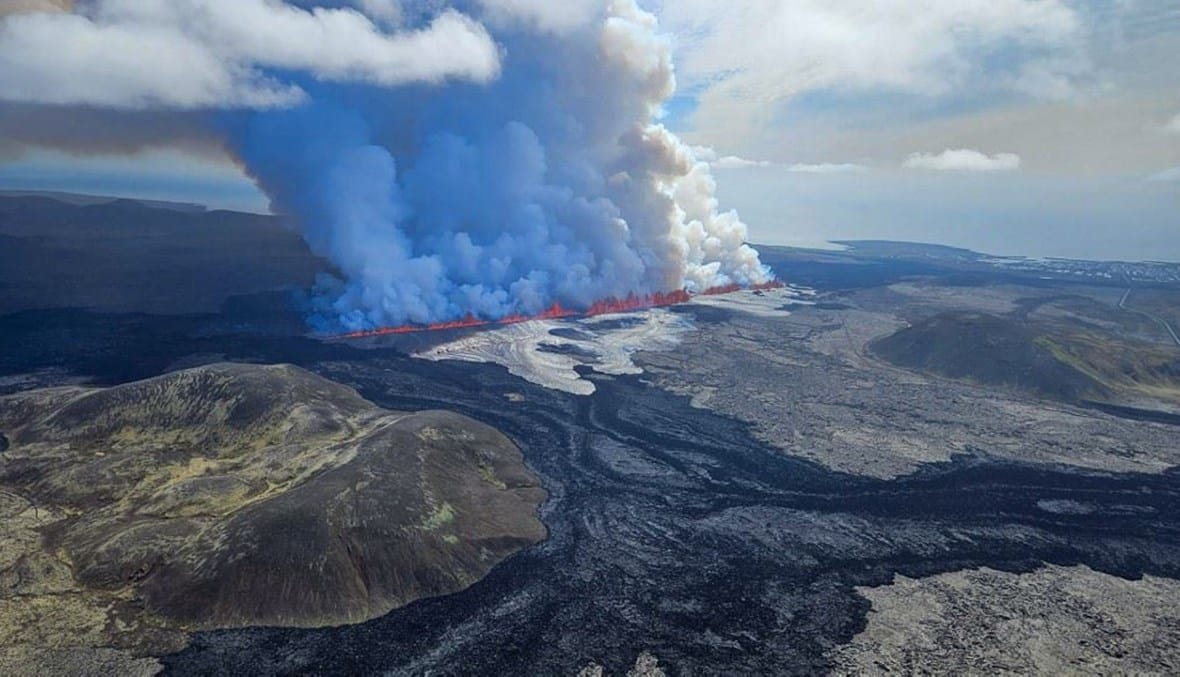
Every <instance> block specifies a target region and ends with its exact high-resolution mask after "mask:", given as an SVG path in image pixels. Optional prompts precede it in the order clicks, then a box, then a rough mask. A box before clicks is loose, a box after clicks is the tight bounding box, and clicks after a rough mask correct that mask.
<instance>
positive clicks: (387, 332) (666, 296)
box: [337, 280, 785, 339]
mask: <svg viewBox="0 0 1180 677" xmlns="http://www.w3.org/2000/svg"><path fill="white" fill-rule="evenodd" d="M783 286H785V285H783V283H782V282H779V281H778V280H772V281H770V282H765V283H763V284H756V285H751V286H750V287H747V289H750V290H752V291H765V290H768V289H781V288H782V287H783ZM742 289H743V287H742V286H741V285H738V284H729V285H725V286H722V287H712V288H710V289H706V290H705V291H703V292H701V296H720V295H722V294H732V293H734V292H736V291H741V290H742ZM691 300H692V294H689V293H688V292H687V291H685V290H683V289H681V290H678V291H673V292H667V293H665V292H656V293H655V294H645V295H643V296H637V295H635V294H628V295H627V298H625V299H617V298H609V299H603V300H601V301H595V302H594V304H592V305H591V306H590V307H589V308H587V309H586V310H585V311H583V312H578V311H576V310H570V309H568V308H565V307H563V306H562V305H561V304H560V303H554V304H553V305H552V306H549V308H547V309H546V310H543V311H541V312H539V313H537V314H536V315H509V316H507V317H503V318H500V319H499V320H481V319H479V318H477V317H475V316H473V315H468V316H467V317H465V318H463V319H461V320H452V321H450V322H435V323H433V324H407V325H402V326H400V327H380V328H378V329H366V330H364V331H354V332H351V333H348V334H344V335H342V336H338V337H337V338H342V339H358V338H371V337H374V336H397V335H400V334H418V333H421V332H427V331H441V330H444V329H471V328H474V327H490V326H499V325H507V324H520V323H521V322H530V321H532V320H558V319H563V318H571V317H594V316H596V315H611V314H614V313H630V312H634V311H637V310H646V309H648V308H662V307H665V306H675V305H679V304H681V303H688V302H689V301H691Z"/></svg>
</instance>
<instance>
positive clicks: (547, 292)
mask: <svg viewBox="0 0 1180 677" xmlns="http://www.w3.org/2000/svg"><path fill="white" fill-rule="evenodd" d="M461 9H465V10H467V11H468V12H469V13H470V14H471V15H472V16H475V17H476V18H477V19H485V17H481V16H480V14H479V10H478V8H473V7H464V8H461ZM428 16H429V15H428V14H424V15H423V18H428ZM489 30H490V31H491V32H492V35H493V37H494V38H495V39H496V41H497V42H498V43H499V44H500V45H501V47H502V56H501V60H502V63H501V74H500V77H499V78H498V79H497V80H495V81H494V82H491V83H488V84H471V83H458V82H456V83H449V84H444V85H432V86H406V87H401V88H396V89H388V88H378V87H370V86H358V85H339V84H324V83H316V82H305V83H301V84H302V85H303V87H304V89H305V90H306V91H307V92H308V94H309V99H310V101H309V102H308V103H307V104H306V105H303V106H300V107H298V108H294V109H290V110H279V111H259V112H249V113H236V114H233V115H232V116H231V117H229V118H228V119H227V120H226V128H227V130H228V132H229V138H230V144H231V148H232V149H233V151H234V152H236V153H237V154H238V155H239V157H240V158H241V160H242V162H243V163H244V165H245V166H246V167H247V169H248V171H249V172H250V173H251V174H252V175H253V176H254V177H255V178H256V179H257V181H258V182H259V184H260V185H261V186H262V187H263V188H264V189H265V190H266V191H267V192H268V194H269V195H270V196H271V198H272V201H273V204H274V207H275V209H276V210H277V211H278V212H279V213H280V214H281V215H283V216H284V217H286V218H288V219H290V220H292V221H293V222H294V223H295V224H296V225H297V226H298V227H299V228H301V229H302V231H303V233H304V234H305V237H306V239H307V241H308V243H309V244H310V246H311V247H312V248H313V250H314V251H315V252H317V253H318V254H321V255H323V256H325V257H327V258H328V259H330V260H331V261H332V262H333V263H334V264H335V266H336V268H337V269H338V271H339V279H335V278H334V279H330V280H329V279H325V280H323V281H322V283H321V284H320V286H319V288H318V289H317V296H316V301H315V318H314V319H315V321H316V323H317V324H318V325H319V326H321V328H324V329H331V328H340V329H365V328H371V327H375V326H387V325H400V324H404V323H429V322H437V321H445V320H451V319H458V318H461V317H464V316H466V315H468V314H471V315H475V316H477V317H482V318H492V319H494V318H499V317H503V316H505V315H508V314H514V313H524V314H530V313H537V312H539V311H541V310H543V309H545V308H547V307H548V306H549V305H551V304H552V303H554V302H560V303H561V304H563V305H565V306H567V307H574V308H577V307H586V306H588V305H589V304H591V303H592V302H594V301H596V300H599V299H603V298H607V297H612V296H614V297H624V296H626V295H627V294H629V293H632V292H634V293H650V292H655V291H668V290H672V289H679V288H684V287H686V286H687V287H689V288H694V287H706V286H711V285H714V284H726V283H729V282H738V283H743V284H745V283H752V282H761V281H764V280H765V279H766V278H767V276H768V272H767V271H766V270H765V268H764V267H763V266H762V265H761V264H760V263H759V262H758V259H757V254H756V253H755V252H753V250H751V249H749V248H748V247H747V246H745V245H744V243H743V242H742V240H743V239H744V237H745V227H744V226H743V225H742V224H741V222H740V221H738V220H737V218H736V215H733V214H719V213H718V212H717V205H716V201H715V200H714V199H713V184H712V179H711V177H709V175H708V169H707V167H706V166H704V165H701V164H699V163H696V162H695V161H694V159H693V158H692V155H691V153H690V152H689V150H688V149H687V148H686V147H684V145H683V144H681V143H679V141H678V140H676V139H675V137H673V136H672V135H671V134H669V133H668V132H667V131H666V130H664V129H663V128H662V127H659V126H658V125H655V124H653V115H654V114H655V113H656V112H657V111H658V107H659V106H660V104H661V103H662V101H663V100H664V99H665V98H666V97H667V96H669V95H670V93H671V91H672V86H673V81H672V74H671V66H670V60H669V57H668V54H667V48H666V46H665V45H664V44H663V43H662V42H661V41H660V40H659V38H658V37H657V36H656V35H655V34H654V32H653V26H652V23H651V20H650V17H649V15H646V14H644V13H642V12H641V11H639V10H638V9H637V8H635V7H634V5H632V4H631V3H630V2H614V3H611V5H610V7H609V9H607V8H604V9H603V11H602V12H601V13H600V15H599V16H598V17H597V18H596V19H595V20H594V21H592V22H588V23H587V25H584V26H580V27H575V28H565V29H563V30H560V31H556V30H547V29H544V28H536V27H532V26H531V25H529V24H527V23H516V24H513V23H511V22H497V21H496V20H495V19H494V18H493V19H491V20H490V21H489Z"/></svg>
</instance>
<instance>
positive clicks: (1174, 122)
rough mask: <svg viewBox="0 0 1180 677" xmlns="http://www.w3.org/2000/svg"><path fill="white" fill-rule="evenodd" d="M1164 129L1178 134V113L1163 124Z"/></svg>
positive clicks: (1179, 128) (1179, 122)
mask: <svg viewBox="0 0 1180 677" xmlns="http://www.w3.org/2000/svg"><path fill="white" fill-rule="evenodd" d="M1164 131H1165V132H1171V133H1173V134H1180V115H1177V116H1176V117H1174V118H1172V119H1171V120H1170V121H1169V122H1168V124H1166V125H1164Z"/></svg>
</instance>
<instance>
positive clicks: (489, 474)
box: [479, 463, 508, 491]
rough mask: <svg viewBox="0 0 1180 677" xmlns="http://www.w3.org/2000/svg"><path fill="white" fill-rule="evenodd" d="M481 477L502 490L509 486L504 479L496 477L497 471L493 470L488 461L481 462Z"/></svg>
mask: <svg viewBox="0 0 1180 677" xmlns="http://www.w3.org/2000/svg"><path fill="white" fill-rule="evenodd" d="M479 477H480V479H482V480H483V481H484V482H487V483H488V484H490V485H492V486H493V487H495V488H497V489H499V490H500V491H504V490H505V489H507V488H508V485H507V484H505V483H504V480H502V479H500V478H499V477H496V472H495V471H494V470H492V466H490V465H488V464H487V463H480V464H479Z"/></svg>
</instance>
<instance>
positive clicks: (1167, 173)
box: [1147, 167, 1180, 181]
mask: <svg viewBox="0 0 1180 677" xmlns="http://www.w3.org/2000/svg"><path fill="white" fill-rule="evenodd" d="M1147 180H1148V181H1180V167H1172V168H1171V169H1165V170H1164V171H1162V172H1160V173H1158V174H1152V175H1151V176H1149V177H1148V179H1147Z"/></svg>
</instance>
